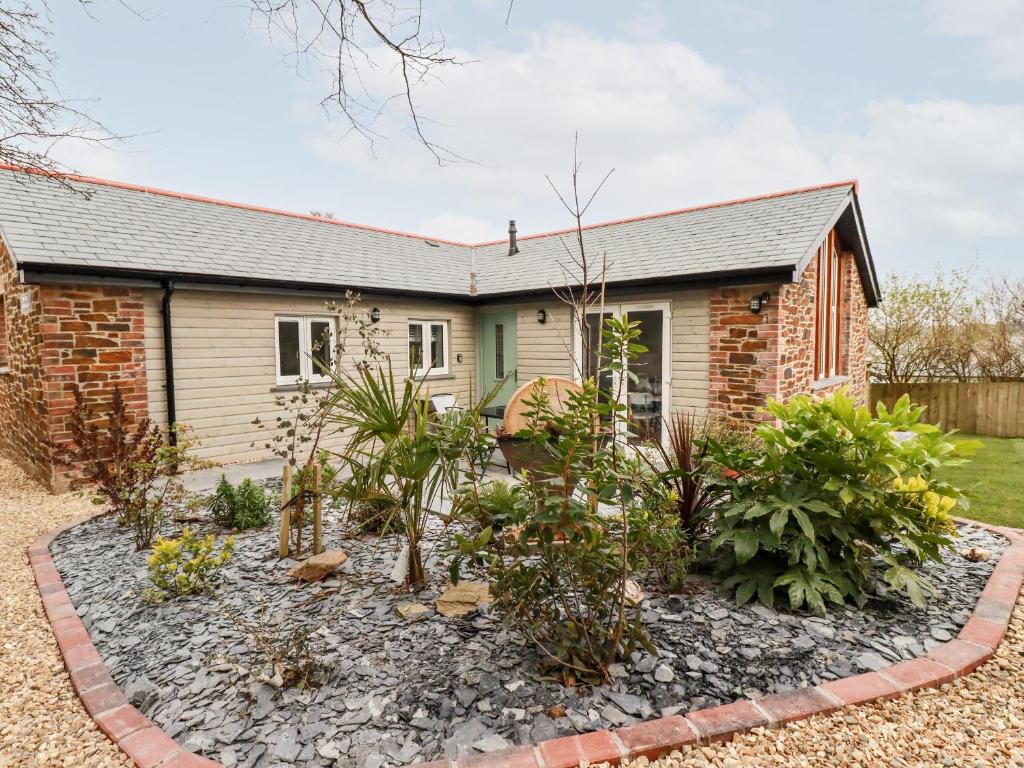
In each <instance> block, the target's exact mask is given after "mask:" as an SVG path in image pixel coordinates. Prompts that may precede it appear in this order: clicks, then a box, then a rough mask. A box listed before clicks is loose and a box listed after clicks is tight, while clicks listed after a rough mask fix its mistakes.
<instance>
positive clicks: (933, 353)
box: [868, 274, 954, 383]
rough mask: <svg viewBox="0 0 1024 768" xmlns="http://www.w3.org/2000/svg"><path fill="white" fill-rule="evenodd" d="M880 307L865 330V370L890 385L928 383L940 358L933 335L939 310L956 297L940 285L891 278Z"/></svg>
mask: <svg viewBox="0 0 1024 768" xmlns="http://www.w3.org/2000/svg"><path fill="white" fill-rule="evenodd" d="M882 296H883V297H884V298H883V300H882V302H881V304H880V305H879V307H877V308H876V309H873V310H871V317H870V324H869V326H868V342H869V347H870V348H869V361H868V365H869V369H870V371H871V375H872V377H873V378H875V379H878V380H880V381H887V382H893V383H902V382H911V381H919V380H922V379H927V378H931V377H932V376H933V375H934V374H935V372H936V370H937V369H938V368H939V364H938V359H939V356H940V354H941V352H942V349H941V340H940V339H939V337H938V334H937V329H938V327H939V326H940V325H942V323H940V322H939V318H940V317H941V316H942V314H943V313H944V311H945V310H944V309H943V307H944V306H945V305H947V304H948V303H949V302H950V301H951V299H952V298H953V296H954V292H953V291H951V290H950V289H949V288H947V287H946V285H945V282H944V281H943V280H942V279H941V277H940V279H939V280H937V281H934V280H933V281H932V282H928V281H925V280H922V279H920V278H918V277H914V278H910V279H907V278H901V277H900V276H899V275H895V274H892V275H889V277H888V279H887V280H886V282H885V285H884V286H883V288H882Z"/></svg>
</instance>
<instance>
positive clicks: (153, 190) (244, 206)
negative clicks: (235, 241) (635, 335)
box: [0, 163, 860, 249]
mask: <svg viewBox="0 0 1024 768" xmlns="http://www.w3.org/2000/svg"><path fill="white" fill-rule="evenodd" d="M0 170H5V171H15V172H20V173H27V174H31V175H35V176H44V177H47V178H58V179H66V180H69V181H77V182H80V183H83V184H94V185H96V186H101V187H110V188H112V189H123V190H128V191H132V192H142V193H145V194H150V195H161V196H163V197H171V198H175V199H178V200H189V201H192V202H196V203H206V204H209V205H221V206H224V207H227V208H237V209H240V210H244V211H253V212H255V213H268V214H273V215H276V216H286V217H289V218H293V219H301V220H305V221H315V222H320V223H323V224H334V225H337V226H343V227H352V228H354V229H362V230H366V231H369V232H379V233H381V234H385V235H396V236H399V237H408V238H411V239H414V240H428V241H431V242H436V243H444V244H446V245H455V246H459V247H462V248H474V249H475V248H480V247H483V246H487V245H497V244H498V243H504V242H506V240H505V238H499V239H496V240H485V241H483V242H478V243H467V242H464V241H460V240H449V239H446V238H443V237H432V236H430V235H421V234H416V233H414V232H403V231H401V230H397V229H387V228H385V227H376V226H373V225H372V224H357V223H355V222H351V221H343V220H341V219H327V218H324V217H322V216H314V215H312V214H308V213H298V212H296V211H286V210H284V209H281V208H269V207H266V206H260V205H252V204H250V203H239V202H235V201H232V200H223V199H220V198H215V197H206V196H204V195H193V194H190V193H187V192H175V191H173V190H169V189H162V188H160V187H147V186H144V185H141V184H132V183H129V182H124V181H115V180H113V179H101V178H98V177H95V176H82V175H79V174H74V173H62V172H60V171H46V170H42V169H38V168H24V167H21V166H17V165H12V164H9V163H0ZM847 186H852V187H853V190H854V192H858V193H859V190H860V182H859V181H858V180H857V179H846V180H843V181H833V182H829V183H825V184H816V185H813V186H808V187H798V188H796V189H788V190H784V191H782V192H770V193H767V194H763V195H754V196H752V197H740V198H735V199H732V200H722V201H719V202H715V203H705V204H703V205H694V206H689V207H685V208H676V209H673V210H668V211H660V212H658V213H647V214H641V215H639V216H629V217H626V218H621V219H610V220H608V221H600V222H595V223H594V224H584V225H583V227H582V228H583V229H584V230H591V229H599V228H601V227H610V226H614V225H616V224H630V223H633V222H636V221H647V220H649V219H658V218H662V217H665V216H674V215H678V214H681V213H693V212H696V211H705V210H711V209H714V208H724V207H726V206H730V205H739V204H741V203H753V202H758V201H760V200H772V199H775V198H779V197H787V196H789V195H798V194H802V193H806V192H816V191H819V190H824V189H835V188H838V187H847ZM575 231H576V228H575V227H566V228H563V229H553V230H550V231H548V232H538V233H536V234H530V235H520V236H519V240H520V241H522V240H535V239H537V238H541V237H551V236H553V235H564V234H568V233H570V232H575Z"/></svg>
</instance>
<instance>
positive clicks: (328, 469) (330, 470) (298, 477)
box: [292, 451, 338, 496]
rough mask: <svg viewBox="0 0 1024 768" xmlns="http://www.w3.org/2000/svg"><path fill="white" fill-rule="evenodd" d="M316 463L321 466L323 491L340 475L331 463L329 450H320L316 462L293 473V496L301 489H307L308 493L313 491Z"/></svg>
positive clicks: (321, 487) (321, 488)
mask: <svg viewBox="0 0 1024 768" xmlns="http://www.w3.org/2000/svg"><path fill="white" fill-rule="evenodd" d="M314 465H319V466H320V490H321V492H323V491H325V490H326V489H328V488H330V487H331V486H333V485H334V481H335V478H336V477H337V475H338V470H337V468H335V467H334V466H333V465H332V464H331V456H330V454H328V453H327V451H320V452H318V453H317V455H316V459H315V460H314V463H312V464H309V465H308V466H304V467H301V468H300V469H299V470H298V471H297V472H296V473H295V474H294V475H292V496H295V495H297V494H298V493H299V490H300V489H303V490H305V491H306V492H307V493H311V492H312V491H313V472H314V469H313V467H314Z"/></svg>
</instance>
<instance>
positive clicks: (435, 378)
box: [410, 373, 455, 381]
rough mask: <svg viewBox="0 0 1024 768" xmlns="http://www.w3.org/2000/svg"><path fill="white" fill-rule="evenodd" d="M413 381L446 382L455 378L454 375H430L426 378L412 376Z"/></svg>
mask: <svg viewBox="0 0 1024 768" xmlns="http://www.w3.org/2000/svg"><path fill="white" fill-rule="evenodd" d="M410 378H412V380H413V381H446V380H451V379H454V378H455V374H454V373H431V374H429V375H427V376H412V377H410Z"/></svg>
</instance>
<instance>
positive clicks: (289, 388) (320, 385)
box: [270, 381, 333, 392]
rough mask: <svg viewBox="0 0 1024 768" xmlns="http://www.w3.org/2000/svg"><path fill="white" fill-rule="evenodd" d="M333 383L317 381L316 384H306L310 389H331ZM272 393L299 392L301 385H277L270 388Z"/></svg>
mask: <svg viewBox="0 0 1024 768" xmlns="http://www.w3.org/2000/svg"><path fill="white" fill-rule="evenodd" d="M332 383H333V382H330V381H315V382H312V383H310V384H306V385H305V387H308V388H309V389H330V387H331V384H332ZM270 391H271V392H298V391H299V385H298V384H275V385H274V386H272V387H271V388H270Z"/></svg>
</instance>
